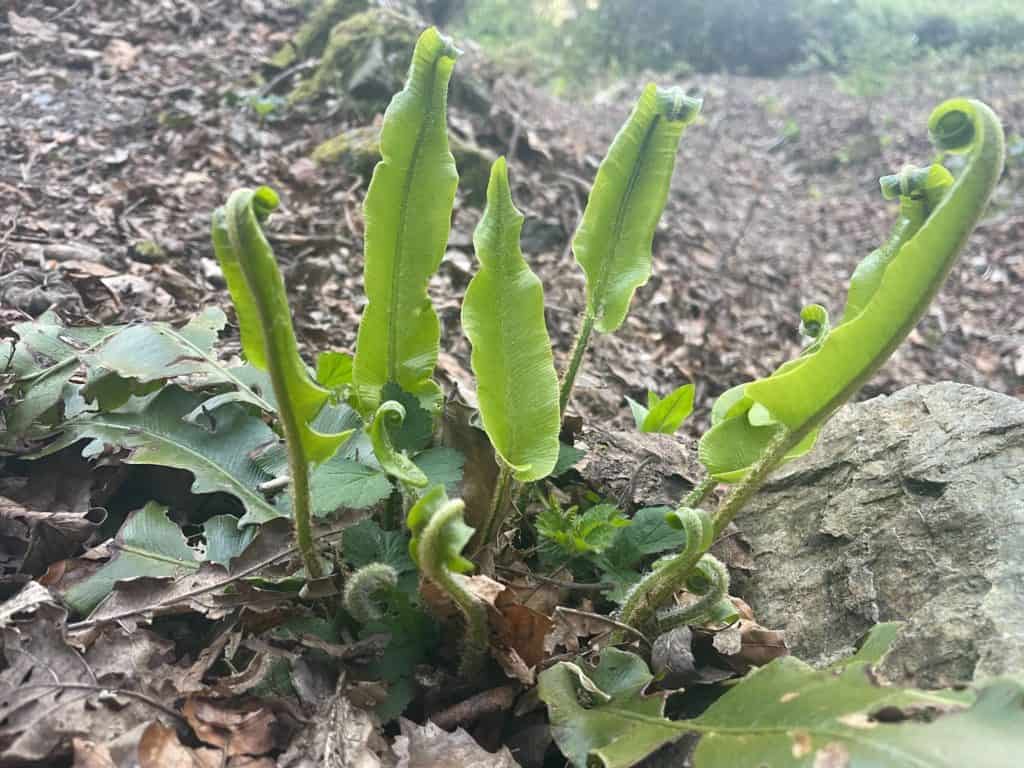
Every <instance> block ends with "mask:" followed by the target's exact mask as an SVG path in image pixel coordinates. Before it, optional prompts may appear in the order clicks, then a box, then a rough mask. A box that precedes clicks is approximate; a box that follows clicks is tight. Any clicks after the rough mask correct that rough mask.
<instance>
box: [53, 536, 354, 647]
mask: <svg viewBox="0 0 1024 768" xmlns="http://www.w3.org/2000/svg"><path fill="white" fill-rule="evenodd" d="M345 527H348V525H346V526H345ZM342 533H343V531H342V530H332V531H328V532H327V533H324V534H321V535H320V536H317V537H314V538H315V540H316V541H317V542H321V541H327V540H328V539H331V538H333V537H335V536H340V535H341V534H342ZM298 551H299V548H298V547H297V546H295V547H289V548H288V549H286V550H284V551H282V552H278V553H277V554H276V555H272V556H270V557H268V558H267V559H265V560H261V561H260V562H258V563H256V564H255V565H251V566H249V567H248V568H243V569H242V570H241V571H239V572H238V573H236V574H233V575H231V576H229V577H228V578H226V579H223V580H221V581H218V582H216V583H214V584H207V585H206V586H203V587H198V588H197V589H192V590H189V591H188V592H183V593H182V594H180V595H175V596H174V597H172V598H170V599H168V600H164V601H161V602H158V603H153V604H152V605H147V606H144V607H142V608H133V609H131V610H128V611H122V612H121V613H115V614H114V615H112V616H104V617H102V618H99V619H87V620H86V621H77V622H75V623H74V624H68V631H69V632H77V631H78V630H80V629H89V628H90V627H94V626H97V625H99V624H109V623H110V622H114V621H121V619H128V618H131V617H132V616H140V615H142V614H145V613H149V612H150V611H158V610H160V609H162V608H169V607H170V606H172V605H177V604H178V603H181V602H184V601H186V600H191V599H192V598H194V597H198V596H199V595H205V594H206V593H207V592H215V591H217V590H218V589H221V588H222V587H226V586H227V585H228V584H231V583H233V582H236V581H239V580H240V579H244V578H245V577H247V576H251V575H252V574H254V573H256V572H257V571H261V570H263V569H264V568H268V567H269V566H271V565H273V564H274V563H276V562H277V561H278V560H283V559H284V558H286V557H290V556H291V555H294V554H296V553H297V552H298Z"/></svg>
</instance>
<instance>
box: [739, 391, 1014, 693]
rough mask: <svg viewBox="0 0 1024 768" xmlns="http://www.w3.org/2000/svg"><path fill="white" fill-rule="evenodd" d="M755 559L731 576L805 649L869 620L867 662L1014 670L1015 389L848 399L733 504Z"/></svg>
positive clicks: (833, 644) (829, 646) (889, 670)
mask: <svg viewBox="0 0 1024 768" xmlns="http://www.w3.org/2000/svg"><path fill="white" fill-rule="evenodd" d="M737 522H738V524H739V527H740V529H741V530H742V532H743V534H744V535H745V536H746V537H747V539H748V540H749V541H750V543H751V544H752V546H753V556H754V563H755V570H754V572H753V573H751V574H747V575H746V576H742V575H739V574H737V578H736V579H735V580H734V588H733V591H734V592H736V593H737V594H739V595H740V596H741V597H743V598H744V599H746V600H747V601H748V602H749V603H750V604H751V606H753V608H754V610H755V612H756V614H757V616H758V620H759V621H760V622H761V623H762V624H764V625H765V626H770V627H773V628H782V629H785V630H786V637H787V641H788V642H789V644H790V647H791V648H792V650H793V652H794V653H795V654H796V655H797V656H799V657H801V658H803V659H805V660H807V661H810V662H812V663H821V662H827V661H830V660H832V659H834V658H836V657H840V656H842V655H844V654H846V653H847V652H849V650H850V649H851V646H852V644H853V643H854V642H855V641H856V639H857V638H858V637H859V636H861V635H862V634H863V633H864V632H866V631H867V630H868V629H869V628H870V627H871V625H872V624H874V623H875V622H877V621H888V620H900V621H905V622H906V626H905V627H904V630H903V632H902V634H901V637H900V639H899V641H898V642H897V644H896V646H895V649H894V652H893V653H892V654H891V655H890V656H889V658H888V659H887V661H886V663H885V665H884V666H883V668H882V670H881V671H882V673H883V675H884V676H885V677H887V678H889V679H891V680H900V681H913V682H914V683H916V684H918V685H923V686H944V685H949V684H952V683H956V682H963V681H966V680H970V679H972V678H978V677H984V676H989V675H994V674H1000V673H1003V672H1021V671H1024V403H1022V402H1020V401H1019V400H1015V399H1013V398H1010V397H1007V396H1005V395H1001V394H997V393H994V392H989V391H987V390H983V389H977V388H974V387H969V386H966V385H959V384H950V383H944V384H936V385H931V386H914V387H909V388H907V389H904V390H902V391H900V392H898V393H896V394H895V395H892V396H890V397H879V398H876V399H873V400H870V401H868V402H864V403H859V404H855V405H851V406H848V407H846V408H844V409H842V411H840V413H839V414H838V415H837V416H836V417H835V418H834V419H833V420H832V421H831V422H830V423H829V424H828V426H827V427H826V429H825V430H824V433H823V435H822V438H821V440H820V441H819V444H818V445H817V446H816V447H815V449H814V450H813V451H812V452H811V453H810V454H809V455H808V456H806V457H804V458H802V459H800V460H798V461H795V462H793V463H791V464H788V465H786V466H785V467H783V468H782V469H780V470H778V471H777V472H776V473H775V475H773V478H772V480H771V481H770V482H769V483H768V484H767V485H766V486H765V487H764V488H763V489H762V491H761V492H760V493H759V494H758V495H757V497H756V498H755V499H754V500H753V501H752V502H751V504H750V506H749V507H748V508H747V509H746V510H744V512H743V513H742V514H741V515H740V517H739V518H738V519H737Z"/></svg>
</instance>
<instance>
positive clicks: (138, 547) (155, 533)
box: [64, 502, 199, 615]
mask: <svg viewBox="0 0 1024 768" xmlns="http://www.w3.org/2000/svg"><path fill="white" fill-rule="evenodd" d="M115 542H116V544H117V546H116V547H114V551H113V555H111V558H110V560H109V561H108V562H107V563H106V565H104V566H103V567H102V568H100V569H99V570H98V571H96V573H94V574H92V575H91V576H89V577H88V578H87V579H85V580H84V581H82V582H80V583H78V584H76V585H75V586H73V587H72V588H71V589H69V590H68V591H67V593H66V594H65V595H64V600H65V601H66V602H67V604H68V605H70V606H71V607H72V608H73V609H74V610H75V611H76V612H77V613H80V614H83V615H84V614H87V613H89V612H90V611H92V609H93V608H95V607H96V606H97V605H98V604H99V602H100V601H101V600H102V599H103V598H104V597H106V596H107V595H108V594H110V592H111V590H112V589H113V588H114V585H115V584H116V583H117V582H119V581H122V580H124V579H137V578H139V577H141V576H149V577H158V578H159V577H166V578H173V577H176V576H181V575H183V574H185V573H188V572H189V571H195V570H197V569H198V568H199V557H198V556H197V554H196V552H195V551H194V550H193V549H192V548H191V547H189V545H188V543H187V542H186V541H185V535H184V534H183V533H182V532H181V529H180V528H179V527H178V526H177V525H175V524H174V523H172V522H171V521H170V520H168V519H167V507H163V506H160V505H159V504H157V503H155V502H150V503H149V504H147V505H146V506H144V507H143V508H142V509H139V510H136V511H135V512H132V513H131V514H130V515H129V516H128V519H127V520H125V522H124V525H122V526H121V530H120V531H118V533H117V537H116V539H115Z"/></svg>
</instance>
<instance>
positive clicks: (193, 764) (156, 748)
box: [139, 723, 224, 768]
mask: <svg viewBox="0 0 1024 768" xmlns="http://www.w3.org/2000/svg"><path fill="white" fill-rule="evenodd" d="M223 760H224V754H223V752H222V750H219V749H211V748H210V747H199V748H197V749H192V748H191V747H186V746H184V745H183V744H182V743H181V742H180V741H179V740H178V733H177V732H176V731H175V730H174V729H173V728H168V727H167V726H165V725H163V724H162V723H152V724H150V726H149V727H148V728H146V730H145V732H144V733H143V734H142V738H141V739H140V740H139V768H221V766H222V765H223Z"/></svg>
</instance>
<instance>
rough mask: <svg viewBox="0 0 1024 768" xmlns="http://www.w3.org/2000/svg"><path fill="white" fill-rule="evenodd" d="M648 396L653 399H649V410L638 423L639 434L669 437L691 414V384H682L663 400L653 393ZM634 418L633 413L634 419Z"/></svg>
mask: <svg viewBox="0 0 1024 768" xmlns="http://www.w3.org/2000/svg"><path fill="white" fill-rule="evenodd" d="M648 394H649V395H652V396H653V397H651V398H650V399H649V401H648V402H649V403H650V406H649V410H648V411H647V413H645V414H644V418H643V421H642V422H641V423H640V431H641V432H661V433H662V434H665V435H671V434H673V433H674V432H675V431H676V430H677V429H679V427H680V426H681V425H682V423H683V421H684V420H685V419H686V417H687V416H689V415H690V414H691V413H693V395H694V386H693V384H684V385H683V386H681V387H679V388H678V389H676V390H673V391H672V392H671V393H670V394H668V395H667V396H666V397H664V398H659V397H658V396H657V395H655V394H654V393H653V392H649V393H648ZM635 416H636V412H635V411H634V418H635Z"/></svg>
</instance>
